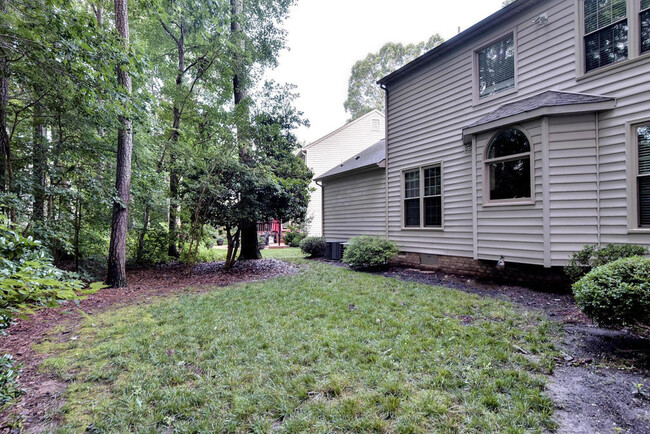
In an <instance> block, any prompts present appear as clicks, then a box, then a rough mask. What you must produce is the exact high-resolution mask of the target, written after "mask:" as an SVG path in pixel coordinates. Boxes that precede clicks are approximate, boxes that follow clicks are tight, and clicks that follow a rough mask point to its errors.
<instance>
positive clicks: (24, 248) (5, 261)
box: [0, 216, 99, 328]
mask: <svg viewBox="0 0 650 434" xmlns="http://www.w3.org/2000/svg"><path fill="white" fill-rule="evenodd" d="M82 287H83V283H82V282H81V281H79V280H76V279H73V278H72V276H71V275H70V274H69V273H66V272H64V271H62V270H60V269H58V268H56V267H55V266H54V265H52V258H51V257H50V256H49V255H48V253H47V252H46V251H45V249H44V248H43V247H42V245H41V243H40V242H39V241H36V240H34V239H33V238H31V237H28V238H26V237H24V236H22V235H20V234H19V233H18V232H16V231H15V230H14V229H13V228H12V227H10V226H9V223H8V221H7V219H6V218H5V217H4V216H0V328H3V326H4V327H6V326H7V325H8V322H9V321H10V318H11V317H12V316H14V315H15V314H17V313H30V312H32V311H33V310H34V309H36V308H39V307H44V306H47V307H54V306H57V305H58V304H59V302H60V301H62V300H72V299H76V298H78V295H77V293H76V292H75V291H77V290H80V289H81V288H82ZM97 289H99V287H98V286H96V285H95V286H93V290H97ZM89 292H91V291H88V292H87V293H89Z"/></svg>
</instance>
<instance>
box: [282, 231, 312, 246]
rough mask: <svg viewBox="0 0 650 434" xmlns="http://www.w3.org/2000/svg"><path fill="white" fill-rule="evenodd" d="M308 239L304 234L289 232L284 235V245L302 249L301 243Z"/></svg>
mask: <svg viewBox="0 0 650 434" xmlns="http://www.w3.org/2000/svg"><path fill="white" fill-rule="evenodd" d="M306 237H307V234H305V233H303V232H287V233H286V234H284V244H286V245H287V246H291V247H300V243H301V242H302V240H304V239H305V238H306Z"/></svg>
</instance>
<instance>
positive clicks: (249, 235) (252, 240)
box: [230, 0, 262, 260]
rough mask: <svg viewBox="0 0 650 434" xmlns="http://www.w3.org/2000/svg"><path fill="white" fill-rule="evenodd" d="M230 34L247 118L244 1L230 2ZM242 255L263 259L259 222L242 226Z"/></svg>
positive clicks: (244, 156) (235, 82)
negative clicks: (258, 237) (258, 232)
mask: <svg viewBox="0 0 650 434" xmlns="http://www.w3.org/2000/svg"><path fill="white" fill-rule="evenodd" d="M230 11H231V17H230V18H231V19H230V32H231V34H232V36H233V40H234V44H235V45H236V46H238V49H237V50H235V55H234V59H235V74H234V75H233V79H232V87H233V95H234V99H235V107H236V108H239V109H240V110H239V112H240V113H239V115H240V116H242V117H246V115H247V113H246V108H245V104H246V101H245V99H246V96H247V95H246V68H245V66H244V60H243V56H242V54H243V53H241V51H243V49H244V44H243V42H244V40H243V37H242V29H241V20H242V17H243V7H242V0H230ZM238 120H239V121H240V125H238V127H237V140H238V141H239V158H240V159H241V160H242V161H243V162H246V161H247V160H248V159H249V157H248V142H247V140H246V134H245V131H244V129H245V126H244V122H243V120H242V119H239V116H238ZM240 230H241V253H240V255H239V259H240V260H249V259H261V257H262V255H261V253H260V248H259V244H258V240H257V222H244V223H242V225H241V228H240Z"/></svg>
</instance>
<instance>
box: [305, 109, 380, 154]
mask: <svg viewBox="0 0 650 434" xmlns="http://www.w3.org/2000/svg"><path fill="white" fill-rule="evenodd" d="M373 114H375V115H380V116H381V117H382V118H383V117H384V114H383V113H382V112H380V111H379V110H377V109H373V110H371V111H369V112H368V113H366V114H365V115H363V116H361V117H360V118H357V119H355V120H353V121H352V122H348V123H347V124H345V125H343V126H341V127H339V128H337V129H335V130H334V131H332V132H331V133H329V134H327V135H325V136H323V137H321V138H320V139H318V140H315V141H313V142H311V143H310V144H308V145H307V146H305V147H304V148H303V149H309V148H312V147H314V146H316V145H318V144H319V143H321V142H322V141H324V140H325V139H328V138H330V137H332V136H333V135H335V134H338V133H339V132H341V131H343V130H345V129H346V128H348V127H350V126H352V125H354V124H356V123H357V122H360V121H362V120H363V119H365V118H367V117H369V116H370V115H373Z"/></svg>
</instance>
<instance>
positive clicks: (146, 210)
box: [135, 204, 151, 264]
mask: <svg viewBox="0 0 650 434" xmlns="http://www.w3.org/2000/svg"><path fill="white" fill-rule="evenodd" d="M150 214H151V206H150V205H149V204H147V205H146V206H145V208H144V219H143V222H142V230H141V231H140V236H138V250H137V253H136V255H135V258H136V262H137V263H138V264H141V263H142V256H143V255H144V238H145V236H146V235H147V231H148V230H149V215H150Z"/></svg>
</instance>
